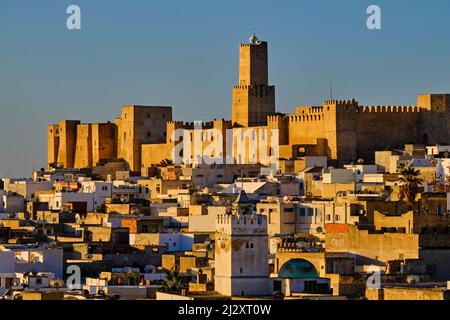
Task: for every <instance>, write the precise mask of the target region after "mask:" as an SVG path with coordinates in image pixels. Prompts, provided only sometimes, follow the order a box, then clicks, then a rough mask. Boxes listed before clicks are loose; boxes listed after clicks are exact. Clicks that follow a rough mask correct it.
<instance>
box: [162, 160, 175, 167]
mask: <svg viewBox="0 0 450 320" xmlns="http://www.w3.org/2000/svg"><path fill="white" fill-rule="evenodd" d="M159 164H161V165H163V166H170V165H172V164H173V161H172V160H170V159H164V160H161V162H160V163H159Z"/></svg>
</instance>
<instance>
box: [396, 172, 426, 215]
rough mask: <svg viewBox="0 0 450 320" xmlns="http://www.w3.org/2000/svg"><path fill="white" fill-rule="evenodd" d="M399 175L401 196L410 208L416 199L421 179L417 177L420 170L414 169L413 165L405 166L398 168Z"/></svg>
mask: <svg viewBox="0 0 450 320" xmlns="http://www.w3.org/2000/svg"><path fill="white" fill-rule="evenodd" d="M400 175H401V177H400V179H399V181H400V183H401V189H400V193H401V198H402V199H406V202H407V203H408V205H409V207H410V208H412V207H413V205H414V202H415V200H416V195H417V193H418V192H419V187H420V186H421V185H422V181H423V180H422V179H421V178H419V177H420V170H416V169H414V167H407V168H403V169H401V170H400Z"/></svg>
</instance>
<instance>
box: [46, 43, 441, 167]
mask: <svg viewBox="0 0 450 320" xmlns="http://www.w3.org/2000/svg"><path fill="white" fill-rule="evenodd" d="M449 120H450V94H421V95H419V96H418V99H417V105H416V106H360V105H359V104H358V102H357V101H355V100H354V99H351V100H330V101H325V102H324V103H323V105H322V106H301V107H297V108H296V110H295V113H293V114H281V113H277V112H276V109H275V87H274V86H271V85H269V81H268V44H267V42H264V41H259V40H258V39H257V38H256V36H255V35H254V34H253V35H252V37H251V38H250V41H249V43H247V44H241V45H240V52H239V84H238V85H237V86H234V87H233V97H232V120H231V121H229V120H223V119H222V120H213V121H211V122H205V123H203V125H202V129H201V137H202V147H203V148H206V147H207V146H208V144H210V143H212V141H213V140H214V138H215V136H214V135H213V134H212V133H211V132H212V130H211V129H215V130H219V131H220V132H222V137H223V140H224V141H223V144H224V145H225V143H226V141H225V138H226V130H230V129H231V130H233V131H234V130H239V129H240V128H251V129H253V130H255V131H259V130H261V129H265V130H267V132H271V130H273V129H277V130H278V135H277V136H276V139H278V145H279V150H278V151H279V159H280V161H281V160H286V161H295V160H296V159H301V158H302V157H305V156H327V157H328V158H329V159H330V160H331V161H334V162H336V163H344V162H352V161H355V160H357V159H361V158H362V159H365V160H366V161H370V160H371V159H373V158H374V152H375V151H376V150H388V149H390V148H395V147H398V146H402V145H404V144H406V143H416V144H425V145H426V144H448V143H450V121H449ZM176 129H185V130H189V131H190V132H191V134H192V132H193V131H194V123H185V122H180V121H173V120H172V108H171V107H163V106H137V105H132V106H124V107H123V108H122V112H121V116H120V117H119V118H117V119H116V120H115V121H114V123H110V122H108V123H92V124H84V123H83V124H82V123H80V121H77V120H63V121H61V122H59V124H51V125H49V126H48V164H49V166H52V167H59V168H90V167H96V166H99V165H103V164H105V163H108V162H114V161H119V162H120V161H121V162H122V163H125V165H126V168H127V170H130V171H132V172H135V173H137V174H141V175H143V176H147V175H148V172H149V170H150V169H151V168H152V167H154V166H156V165H159V164H160V163H161V161H163V160H165V159H172V150H174V147H175V145H176V144H177V143H178V141H174V140H175V139H173V133H174V131H175V130H176ZM215 132H217V131H215ZM268 140H270V137H268ZM270 144H272V141H271V142H270ZM223 150H227V148H226V147H224V149H223ZM269 153H270V151H269ZM211 156H214V157H225V156H227V155H226V154H225V152H224V153H221V154H220V155H214V154H212V155H211ZM228 156H230V155H228ZM232 157H235V154H234V153H233V155H232Z"/></svg>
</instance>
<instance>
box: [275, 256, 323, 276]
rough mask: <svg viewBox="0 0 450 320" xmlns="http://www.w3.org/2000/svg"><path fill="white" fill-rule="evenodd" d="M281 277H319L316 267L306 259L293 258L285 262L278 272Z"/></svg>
mask: <svg viewBox="0 0 450 320" xmlns="http://www.w3.org/2000/svg"><path fill="white" fill-rule="evenodd" d="M278 277H279V278H288V279H310V278H319V274H318V273H317V270H316V267H314V265H313V264H312V263H311V262H309V261H307V260H304V259H292V260H289V261H288V262H286V263H285V264H283V266H282V267H281V269H280V272H278Z"/></svg>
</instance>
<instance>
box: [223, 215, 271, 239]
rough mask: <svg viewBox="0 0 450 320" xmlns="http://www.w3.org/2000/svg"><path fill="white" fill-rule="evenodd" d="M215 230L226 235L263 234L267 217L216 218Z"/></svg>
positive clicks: (231, 216) (235, 216) (227, 216)
mask: <svg viewBox="0 0 450 320" xmlns="http://www.w3.org/2000/svg"><path fill="white" fill-rule="evenodd" d="M216 229H217V231H219V232H222V233H226V234H230V235H232V234H265V233H267V217H266V216H264V215H261V214H252V215H230V214H221V215H218V216H217V220H216Z"/></svg>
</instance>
